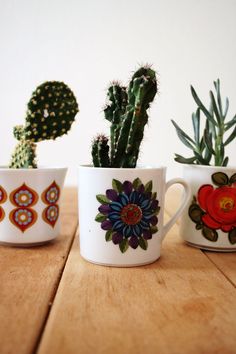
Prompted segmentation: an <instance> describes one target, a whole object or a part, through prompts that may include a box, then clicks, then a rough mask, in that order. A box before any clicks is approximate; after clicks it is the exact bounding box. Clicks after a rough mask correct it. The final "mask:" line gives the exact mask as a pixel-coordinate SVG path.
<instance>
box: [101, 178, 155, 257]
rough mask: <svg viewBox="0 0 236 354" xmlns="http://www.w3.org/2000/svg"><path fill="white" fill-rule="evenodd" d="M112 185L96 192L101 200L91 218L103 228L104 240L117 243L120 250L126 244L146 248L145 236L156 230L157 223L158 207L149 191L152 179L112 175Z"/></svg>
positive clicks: (125, 246) (146, 239)
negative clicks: (100, 192) (101, 192)
mask: <svg viewBox="0 0 236 354" xmlns="http://www.w3.org/2000/svg"><path fill="white" fill-rule="evenodd" d="M112 187H113V188H112V189H107V190H106V194H105V195H103V194H99V195H97V196H96V197H97V200H98V202H99V203H100V204H101V205H100V206H99V208H98V211H99V214H97V216H96V218H95V220H96V221H97V222H100V223H101V228H102V229H103V230H105V231H106V236H105V239H106V241H112V242H113V243H114V244H115V245H119V248H120V250H121V252H122V253H124V252H126V251H127V249H128V248H129V246H130V247H131V248H133V249H136V248H137V247H141V248H142V249H143V250H147V248H148V240H150V239H151V238H152V235H153V234H155V233H156V232H157V231H158V228H157V223H158V218H157V215H158V214H159V211H160V207H159V202H158V200H157V199H156V197H157V194H156V193H153V192H152V181H149V182H148V183H146V184H145V185H144V184H143V183H142V181H141V180H140V179H139V178H136V179H135V180H134V181H133V182H130V181H125V182H124V183H121V182H120V181H118V180H116V179H113V181H112Z"/></svg>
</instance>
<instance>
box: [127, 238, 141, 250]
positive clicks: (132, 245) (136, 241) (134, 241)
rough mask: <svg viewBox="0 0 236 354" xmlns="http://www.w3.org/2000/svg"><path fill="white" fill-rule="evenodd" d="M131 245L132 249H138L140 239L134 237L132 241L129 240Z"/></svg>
mask: <svg viewBox="0 0 236 354" xmlns="http://www.w3.org/2000/svg"><path fill="white" fill-rule="evenodd" d="M129 245H130V247H132V248H133V249H136V248H137V247H138V245H139V243H138V238H137V237H136V236H132V237H131V238H130V239H129Z"/></svg>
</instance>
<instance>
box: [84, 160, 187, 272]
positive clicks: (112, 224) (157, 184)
mask: <svg viewBox="0 0 236 354" xmlns="http://www.w3.org/2000/svg"><path fill="white" fill-rule="evenodd" d="M175 183H180V184H181V185H182V186H183V187H184V192H185V197H184V199H183V201H182V202H181V205H180V207H179V208H178V210H177V211H176V213H175V214H174V216H173V217H172V218H171V219H170V220H169V221H168V222H167V224H165V225H163V216H164V200H165V192H166V190H167V189H168V188H169V187H170V186H172V185H173V184H175ZM78 196H79V227H80V252H81V255H82V257H83V258H85V259H86V260H88V261H90V262H92V263H96V264H101V265H108V266H118V267H131V266H138V265H144V264H148V263H152V262H154V261H156V260H157V259H158V258H159V257H160V252H161V243H162V241H163V239H164V237H165V235H166V233H167V232H168V230H169V229H170V228H171V227H172V226H173V224H174V223H175V222H176V220H177V218H178V217H179V216H180V215H181V213H182V211H183V209H184V207H185V205H186V203H187V202H188V200H189V198H190V189H189V187H188V184H187V183H186V182H185V181H184V180H183V179H180V178H175V179H172V180H170V181H169V182H167V183H166V168H165V167H157V168H149V167H147V168H99V167H91V166H80V167H79V193H78Z"/></svg>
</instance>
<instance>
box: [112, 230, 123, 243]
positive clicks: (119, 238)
mask: <svg viewBox="0 0 236 354" xmlns="http://www.w3.org/2000/svg"><path fill="white" fill-rule="evenodd" d="M122 241H123V235H122V234H120V233H119V232H115V233H114V234H113V235H112V242H113V243H114V244H115V245H118V244H120V243H121V242H122Z"/></svg>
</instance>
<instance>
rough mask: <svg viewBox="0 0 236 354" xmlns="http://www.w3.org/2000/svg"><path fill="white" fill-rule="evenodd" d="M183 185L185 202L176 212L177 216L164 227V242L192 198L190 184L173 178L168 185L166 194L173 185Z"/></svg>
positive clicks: (183, 201) (182, 202)
mask: <svg viewBox="0 0 236 354" xmlns="http://www.w3.org/2000/svg"><path fill="white" fill-rule="evenodd" d="M176 183H178V184H181V185H182V186H183V187H184V195H183V200H182V201H181V204H180V206H179V208H178V209H177V211H176V212H175V214H174V215H173V216H172V217H171V219H170V220H169V221H168V222H167V223H166V224H165V225H164V226H163V229H162V240H163V239H164V237H165V236H166V234H167V232H168V231H169V230H170V228H171V227H172V226H173V225H174V224H175V222H176V220H177V219H178V218H179V217H180V215H181V214H182V212H183V211H184V208H185V207H186V205H187V204H188V202H189V201H190V198H191V195H192V193H191V188H190V186H189V184H188V183H187V182H186V181H185V180H184V179H182V178H173V179H171V180H170V181H168V182H167V183H166V190H165V193H166V192H167V190H168V189H169V188H170V187H171V186H172V185H173V184H176Z"/></svg>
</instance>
